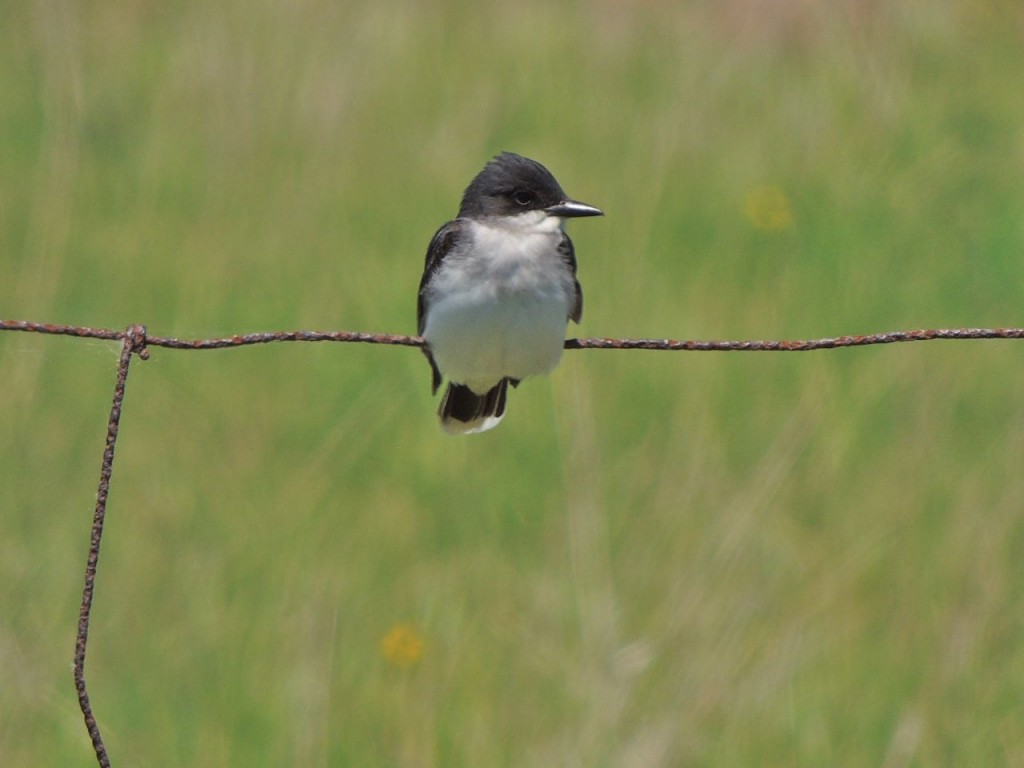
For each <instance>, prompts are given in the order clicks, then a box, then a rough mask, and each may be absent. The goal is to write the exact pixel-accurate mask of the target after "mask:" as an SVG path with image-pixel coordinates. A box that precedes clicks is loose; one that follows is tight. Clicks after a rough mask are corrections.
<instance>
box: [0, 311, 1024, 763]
mask: <svg viewBox="0 0 1024 768" xmlns="http://www.w3.org/2000/svg"><path fill="white" fill-rule="evenodd" d="M0 331H22V332H26V333H41V334H48V335H56V336H71V337H74V338H85V339H103V340H107V341H120V342H121V356H120V358H119V360H118V365H117V379H116V382H115V384H114V397H113V402H112V404H111V406H110V418H109V419H108V421H107V437H106V442H105V444H104V448H103V460H102V462H101V465H100V481H99V487H98V489H97V491H96V507H95V509H94V511H93V520H92V528H91V532H90V537H89V553H88V556H87V558H86V564H85V584H84V587H83V589H82V602H81V605H80V607H79V613H78V628H77V632H76V635H75V657H74V664H73V667H72V669H73V678H74V683H75V690H76V692H77V693H78V704H79V708H80V709H81V711H82V716H83V717H84V718H85V727H86V730H87V731H88V732H89V738H90V739H91V740H92V745H93V751H94V752H95V754H96V760H97V762H98V763H99V765H100V767H101V768H110V758H109V756H108V754H107V749H106V746H105V745H104V743H103V737H102V735H101V734H100V729H99V725H98V723H97V722H96V717H95V715H94V714H93V711H92V704H91V702H90V700H89V694H88V690H87V687H86V682H85V658H86V650H87V646H88V640H89V623H90V620H91V613H92V599H93V594H94V590H95V586H96V570H97V566H98V564H99V555H100V544H101V542H102V539H103V525H104V523H105V521H106V514H107V497H108V495H109V493H110V481H111V476H112V475H113V471H114V449H115V447H116V445H117V435H118V430H119V428H120V422H121V407H122V404H123V403H124V397H125V390H126V387H127V383H128V370H129V367H130V365H131V361H132V357H134V356H136V355H138V357H139V358H141V359H143V360H146V359H148V358H149V347H165V348H167V349H194V350H198V349H229V348H232V347H243V346H251V345H255V344H272V343H276V342H286V341H305V342H317V341H334V342H351V343H362V344H386V345H392V346H403V347H423V346H424V344H425V342H424V341H423V339H422V338H421V337H419V336H404V335H400V334H391V333H364V332H361V331H271V332H266V333H245V334H236V335H232V336H224V337H220V338H210V339H179V338H175V337H171V336H150V335H149V334H148V333H147V331H146V327H145V326H144V325H130V326H128V327H127V328H125V329H124V330H123V331H119V330H114V329H110V328H92V327H89V326H81V325H60V324H55V323H36V322H31V321H28V320H0ZM1022 338H1024V328H943V329H932V330H915V331H889V332H886V333H874V334H867V335H860V336H834V337H826V338H819V339H795V340H779V341H774V340H725V341H696V340H677V339H612V338H585V339H566V341H565V348H566V349H646V350H661V351H668V352H809V351H812V350H818V349H839V348H843V347H864V346H870V345H875V344H896V343H903V342H912V341H936V340H942V339H945V340H968V339H1022Z"/></svg>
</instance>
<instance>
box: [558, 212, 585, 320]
mask: <svg viewBox="0 0 1024 768" xmlns="http://www.w3.org/2000/svg"><path fill="white" fill-rule="evenodd" d="M558 253H559V254H561V256H562V261H564V262H565V265H566V266H567V267H568V268H569V273H570V274H571V275H572V284H573V291H574V293H573V297H572V308H571V309H570V311H569V319H570V320H572V321H573V322H574V323H578V322H579V321H580V319H582V317H583V289H582V288H580V281H579V280H577V279H576V249H575V248H573V246H572V240H570V239H569V236H568V235H567V234H565V233H564V232H563V233H562V239H561V241H559V243H558Z"/></svg>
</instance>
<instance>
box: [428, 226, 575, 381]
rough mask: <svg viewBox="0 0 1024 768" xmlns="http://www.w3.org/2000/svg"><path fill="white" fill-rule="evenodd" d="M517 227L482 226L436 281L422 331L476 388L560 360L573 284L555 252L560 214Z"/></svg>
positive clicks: (457, 377) (455, 376)
mask: <svg viewBox="0 0 1024 768" xmlns="http://www.w3.org/2000/svg"><path fill="white" fill-rule="evenodd" d="M512 224H513V226H508V227H503V226H492V225H488V224H479V223H478V224H477V226H476V227H475V228H474V230H473V232H474V235H473V240H472V243H471V244H468V247H466V248H465V249H462V250H460V251H458V252H454V253H452V254H449V255H448V256H447V257H446V258H445V260H444V263H443V264H442V266H441V269H440V270H439V271H438V273H437V274H436V275H435V276H434V278H433V279H432V280H431V283H430V288H429V289H428V290H429V295H428V301H429V309H428V312H427V317H426V327H425V328H424V331H423V335H424V337H425V338H426V340H427V342H428V343H429V344H430V349H431V352H432V353H433V355H434V360H435V361H436V362H437V365H438V367H439V368H440V369H441V371H442V372H443V373H444V374H445V375H446V376H448V378H450V379H451V380H453V381H456V382H459V383H462V384H466V385H467V386H469V387H470V388H471V389H473V390H474V391H476V392H478V393H483V392H486V391H487V390H488V389H489V388H490V387H492V386H494V385H495V384H496V383H497V382H498V381H499V380H500V379H501V378H503V377H505V376H509V377H512V378H516V379H522V378H526V377H527V376H533V375H536V374H541V373H547V372H548V371H550V370H551V369H552V368H554V367H555V365H557V363H558V360H559V358H560V357H561V354H562V348H563V344H564V341H565V328H566V325H567V323H568V316H569V312H570V309H571V306H572V302H573V300H574V293H573V291H574V281H573V276H572V275H571V273H570V272H569V269H568V267H567V266H566V264H565V262H564V261H563V260H562V258H561V255H560V254H559V253H558V251H557V245H558V242H559V240H560V238H561V235H562V233H561V228H560V222H559V220H558V219H556V218H552V217H545V216H543V214H541V215H539V216H532V217H531V216H528V215H527V216H520V217H517V221H514V222H512Z"/></svg>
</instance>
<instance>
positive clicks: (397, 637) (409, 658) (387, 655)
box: [380, 624, 424, 669]
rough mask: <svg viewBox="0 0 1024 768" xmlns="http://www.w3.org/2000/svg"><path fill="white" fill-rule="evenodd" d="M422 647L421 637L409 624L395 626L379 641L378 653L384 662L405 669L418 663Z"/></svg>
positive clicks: (421, 654)
mask: <svg viewBox="0 0 1024 768" xmlns="http://www.w3.org/2000/svg"><path fill="white" fill-rule="evenodd" d="M423 646H424V641H423V635H421V634H420V633H419V630H417V629H416V627H414V626H412V625H411V624H396V625H395V626H393V627H392V628H391V629H389V630H388V631H387V633H385V635H384V637H382V638H381V639H380V652H381V655H382V656H383V657H384V659H385V661H387V662H388V663H389V664H394V665H395V666H396V667H403V668H406V669H407V668H409V667H413V666H415V665H416V664H417V663H418V662H419V660H420V658H421V657H422V656H423Z"/></svg>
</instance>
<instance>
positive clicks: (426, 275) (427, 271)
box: [416, 219, 466, 334]
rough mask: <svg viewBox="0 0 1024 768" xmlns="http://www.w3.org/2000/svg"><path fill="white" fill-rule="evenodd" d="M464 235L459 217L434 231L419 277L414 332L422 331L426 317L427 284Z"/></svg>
mask: <svg viewBox="0 0 1024 768" xmlns="http://www.w3.org/2000/svg"><path fill="white" fill-rule="evenodd" d="M465 236H466V229H465V225H464V222H463V221H462V220H461V219H455V220H453V221H449V222H447V223H446V224H443V225H441V228H440V229H439V230H437V232H435V233H434V237H433V238H431V240H430V245H429V246H428V247H427V258H426V262H425V263H424V265H423V277H421V278H420V292H419V297H418V300H417V302H416V333H420V334H422V333H423V327H424V326H425V325H426V322H427V318H426V314H427V285H428V284H429V283H430V280H431V278H433V276H434V274H435V273H436V272H437V270H439V269H440V268H441V262H443V261H444V259H445V256H447V255H448V254H449V253H451V252H452V251H453V250H455V248H456V247H457V246H458V245H459V243H460V242H462V240H463V239H464V238H465Z"/></svg>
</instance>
